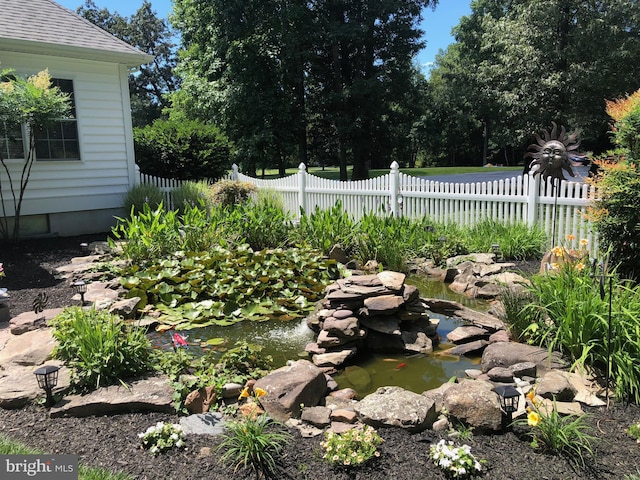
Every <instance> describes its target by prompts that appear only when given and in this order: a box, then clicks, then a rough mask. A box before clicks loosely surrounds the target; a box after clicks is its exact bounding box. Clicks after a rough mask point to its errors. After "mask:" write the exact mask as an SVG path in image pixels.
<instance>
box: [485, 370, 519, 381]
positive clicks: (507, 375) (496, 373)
mask: <svg viewBox="0 0 640 480" xmlns="http://www.w3.org/2000/svg"><path fill="white" fill-rule="evenodd" d="M487 376H488V377H489V380H491V381H492V382H501V383H511V382H513V372H512V371H511V369H510V368H505V367H493V368H492V369H491V370H489V371H488V372H487Z"/></svg>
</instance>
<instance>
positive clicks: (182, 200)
mask: <svg viewBox="0 0 640 480" xmlns="http://www.w3.org/2000/svg"><path fill="white" fill-rule="evenodd" d="M171 199H172V208H173V210H177V211H178V212H179V213H180V214H184V212H185V210H186V208H187V207H191V208H194V207H199V208H202V209H203V210H205V211H208V210H209V209H210V207H211V199H210V187H209V184H208V183H207V182H193V181H187V182H184V183H183V184H182V185H180V186H179V187H177V188H175V189H173V191H172V192H171Z"/></svg>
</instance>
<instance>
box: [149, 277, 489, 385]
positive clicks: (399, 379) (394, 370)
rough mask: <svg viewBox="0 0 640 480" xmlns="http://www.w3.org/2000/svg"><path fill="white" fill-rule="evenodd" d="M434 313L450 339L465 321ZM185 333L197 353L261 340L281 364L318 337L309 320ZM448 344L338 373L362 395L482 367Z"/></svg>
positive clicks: (428, 292)
mask: <svg viewBox="0 0 640 480" xmlns="http://www.w3.org/2000/svg"><path fill="white" fill-rule="evenodd" d="M407 283H409V284H412V285H415V286H416V287H418V289H419V291H420V296H422V297H427V298H441V299H445V300H453V301H456V302H459V303H462V304H464V305H465V306H467V307H469V308H473V309H475V310H480V311H484V310H486V309H487V308H488V306H487V305H488V304H487V303H486V302H482V301H478V300H472V299H469V298H467V297H464V296H463V295H459V294H456V293H454V292H452V291H451V290H450V289H449V288H448V286H447V285H445V284H444V283H442V282H439V281H436V280H431V279H427V278H425V277H420V276H411V277H408V278H407ZM430 316H431V317H435V318H439V319H440V326H439V327H438V334H439V335H440V337H441V339H443V340H445V341H446V336H447V333H449V332H450V331H452V330H453V329H455V328H456V327H458V326H460V325H462V322H460V321H459V320H455V319H452V318H449V317H445V316H442V315H437V314H433V313H431V314H430ZM180 334H181V335H183V336H184V337H186V340H187V342H188V344H189V347H188V348H189V349H190V350H191V351H192V352H194V353H195V354H202V352H203V351H204V350H205V349H208V348H213V349H215V350H216V351H218V352H219V354H220V355H222V353H223V352H224V351H225V350H226V348H230V347H233V346H234V345H235V343H236V342H238V341H241V340H244V341H247V342H249V343H252V344H258V345H261V346H262V347H263V350H262V352H263V353H264V354H265V355H271V357H272V358H273V361H274V367H276V368H277V367H281V366H283V365H285V364H286V362H287V360H297V359H299V358H308V355H307V353H306V352H305V351H304V348H305V346H306V344H307V343H309V342H313V341H314V340H315V334H314V332H313V331H312V330H311V329H309V328H308V327H307V324H306V322H305V321H304V320H302V321H300V320H296V321H291V322H274V321H266V322H239V323H237V324H235V325H232V326H229V327H207V328H201V329H194V330H189V331H183V332H180ZM211 338H224V343H222V344H221V345H220V346H216V347H208V346H203V342H204V341H206V340H208V339H211ZM151 341H152V344H154V346H155V347H156V348H163V349H169V348H171V333H170V332H164V333H156V332H154V333H153V334H151ZM449 347H451V345H449V344H446V343H441V344H440V345H438V347H437V348H436V350H435V351H434V353H433V354H431V355H412V356H406V355H402V354H398V355H396V354H391V355H390V354H380V355H378V354H366V355H360V356H359V357H358V360H357V365H353V366H350V367H347V368H346V369H345V370H344V371H342V372H340V373H338V374H336V375H334V377H333V378H334V379H335V380H336V381H337V382H338V385H339V387H340V388H346V387H350V388H353V389H354V390H356V391H357V392H358V394H359V395H360V396H363V395H367V394H369V393H372V392H374V391H375V390H376V389H377V388H378V387H381V386H385V385H397V386H400V387H403V388H405V389H407V390H410V391H414V392H416V393H421V392H423V391H425V390H428V389H431V388H436V387H438V386H440V385H442V384H443V383H445V382H447V381H448V380H449V379H450V378H452V377H457V376H463V375H464V370H465V369H468V368H477V364H478V362H479V359H469V358H465V357H460V358H458V357H453V356H447V355H446V353H443V352H444V351H445V350H446V349H447V348H449Z"/></svg>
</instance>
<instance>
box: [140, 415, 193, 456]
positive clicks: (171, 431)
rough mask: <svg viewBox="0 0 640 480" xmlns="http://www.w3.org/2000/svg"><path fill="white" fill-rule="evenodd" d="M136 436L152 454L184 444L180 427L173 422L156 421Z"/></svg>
mask: <svg viewBox="0 0 640 480" xmlns="http://www.w3.org/2000/svg"><path fill="white" fill-rule="evenodd" d="M138 437H139V438H140V439H142V445H144V448H146V449H148V450H149V453H151V455H153V456H156V455H159V454H160V453H163V452H166V451H167V450H170V449H172V448H173V447H176V448H181V447H182V446H183V445H184V438H183V434H182V427H181V426H180V425H178V424H175V423H164V422H158V423H157V424H155V425H152V426H151V427H149V428H147V430H146V431H145V432H142V433H139V434H138Z"/></svg>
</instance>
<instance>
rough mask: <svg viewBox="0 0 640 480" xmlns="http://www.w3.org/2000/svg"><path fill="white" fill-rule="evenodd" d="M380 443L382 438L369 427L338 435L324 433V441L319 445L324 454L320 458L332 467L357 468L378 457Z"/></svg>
mask: <svg viewBox="0 0 640 480" xmlns="http://www.w3.org/2000/svg"><path fill="white" fill-rule="evenodd" d="M382 442H383V439H382V437H381V436H380V435H378V432H376V430H375V429H374V428H373V427H370V426H369V425H364V426H363V427H358V428H354V429H351V430H348V431H346V432H344V433H340V434H339V433H333V432H326V433H325V440H324V441H323V442H322V443H321V444H320V445H321V446H322V448H323V449H324V452H325V453H324V455H323V456H322V458H324V459H325V460H326V461H327V462H329V463H330V464H332V465H340V466H346V467H357V466H359V465H362V464H363V463H365V462H367V461H368V460H370V459H372V458H373V457H379V456H380V452H379V451H378V445H380V444H381V443H382Z"/></svg>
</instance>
